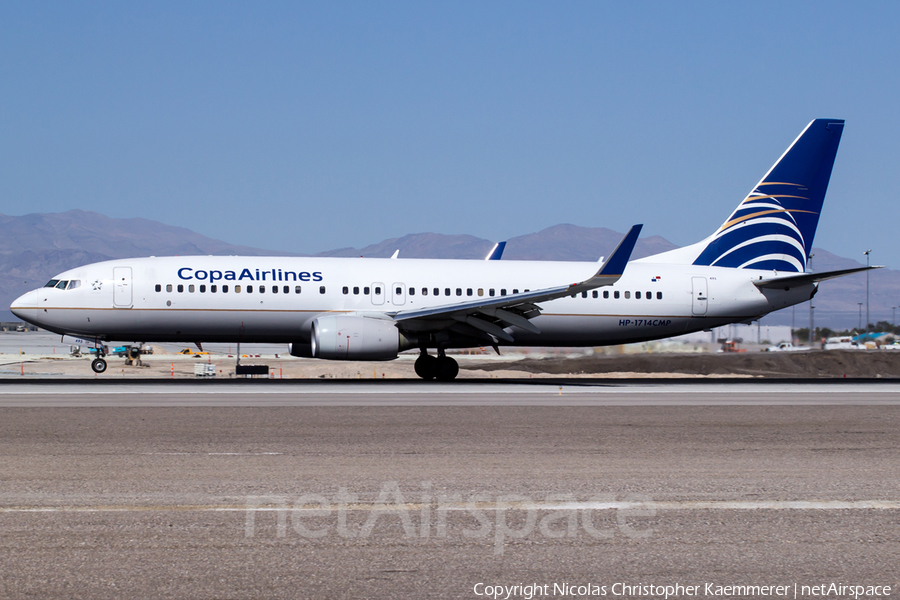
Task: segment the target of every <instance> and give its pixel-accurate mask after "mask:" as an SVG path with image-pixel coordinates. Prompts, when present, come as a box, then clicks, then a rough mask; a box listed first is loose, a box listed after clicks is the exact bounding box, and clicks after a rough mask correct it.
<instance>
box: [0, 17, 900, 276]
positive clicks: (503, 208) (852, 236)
mask: <svg viewBox="0 0 900 600" xmlns="http://www.w3.org/2000/svg"><path fill="white" fill-rule="evenodd" d="M898 22H900V3H896V2H891V3H889V2H884V3H878V2H870V3H854V4H851V3H838V2H792V3H784V2H772V3H766V2H753V3H737V2H628V3H626V2H609V3H601V2H567V3H549V2H548V3H528V2H452V3H451V2H448V3H432V2H409V3H396V2H382V3H375V2H359V3H353V2H343V3H320V2H316V3H306V4H304V3H299V2H285V3H280V2H266V3H259V2H247V3H240V2H234V3H228V2H209V3H202V2H185V3H123V2H110V3H97V2H85V3H73V2H61V3H53V2H42V3H34V2H19V3H4V4H3V5H2V6H0V82H2V83H0V86H2V93H0V212H2V213H4V214H12V215H20V214H26V213H31V212H60V211H65V210H69V209H72V208H81V209H85V210H93V211H97V212H100V213H103V214H106V215H109V216H113V217H132V216H140V217H146V218H151V219H155V220H159V221H162V222H164V223H168V224H172V225H180V226H184V227H188V228H190V229H193V230H195V231H197V232H199V233H202V234H205V235H208V236H211V237H215V238H219V239H223V240H226V241H228V242H231V243H236V244H245V245H250V246H256V247H261V248H270V249H278V250H291V251H297V252H316V251H321V250H327V249H332V248H338V247H345V246H357V247H360V246H364V245H366V244H369V243H373V242H377V241H380V240H382V239H385V238H388V237H395V236H400V235H403V234H407V233H417V232H425V231H434V232H440V233H448V234H449V233H470V234H473V235H476V236H480V237H484V238H488V239H492V240H500V239H505V238H509V237H512V236H516V235H521V234H525V233H530V232H533V231H537V230H540V229H543V228H545V227H548V226H551V225H555V224H557V223H575V224H578V225H584V226H590V227H610V228H612V229H616V230H619V231H624V230H625V229H626V228H627V227H628V226H629V225H631V224H633V223H644V224H645V228H644V232H645V235H662V236H663V237H666V238H667V239H669V240H671V241H672V242H675V243H677V244H681V245H683V244H689V243H692V242H694V241H697V240H699V239H701V238H703V237H705V236H706V235H708V234H709V233H711V232H712V230H713V229H714V228H715V227H717V226H718V225H719V224H720V223H721V222H722V221H723V220H724V219H725V217H727V216H728V214H729V213H730V211H731V209H732V208H733V207H734V206H735V205H736V204H737V202H738V201H739V200H740V199H741V198H743V196H744V195H745V194H746V193H747V192H748V191H750V188H751V187H752V186H753V185H754V184H755V183H756V181H757V180H758V179H759V178H760V176H761V175H762V174H763V173H764V172H765V171H766V170H767V169H768V168H769V166H770V165H771V164H772V163H773V162H774V161H775V160H776V159H777V158H778V156H780V154H781V153H782V151H783V150H784V149H785V148H786V147H787V145H788V144H789V143H790V142H791V141H792V140H793V139H794V137H796V135H797V134H798V133H799V132H800V131H801V130H802V129H803V127H804V126H805V125H806V124H807V123H808V122H809V121H810V120H811V119H813V118H816V117H826V118H844V119H846V120H847V126H846V128H845V131H844V136H843V141H842V144H841V149H840V151H839V152H838V157H837V162H836V165H835V170H834V174H833V177H832V184H831V187H830V189H829V194H828V198H827V199H826V204H825V209H824V213H823V215H822V219H821V221H820V226H819V231H818V234H817V236H816V245H818V246H822V247H825V248H827V249H829V250H831V251H833V252H836V253H838V254H842V255H844V256H851V257H855V258H862V254H861V253H862V251H863V250H865V249H866V248H869V247H871V248H872V249H873V260H874V261H875V262H878V263H883V264H888V265H890V266H892V267H895V268H896V267H898V266H900V260H898V259H900V239H898V236H897V235H896V231H897V209H896V208H895V206H896V191H897V189H898V183H900V182H898V178H900V169H898V162H900V161H898V158H900V144H898V143H897V138H898V124H900V118H898V112H900V111H898V106H900V102H898V100H900V77H898V67H897V60H898V58H900V41H898V40H900V36H897V35H896V24H897V23H898Z"/></svg>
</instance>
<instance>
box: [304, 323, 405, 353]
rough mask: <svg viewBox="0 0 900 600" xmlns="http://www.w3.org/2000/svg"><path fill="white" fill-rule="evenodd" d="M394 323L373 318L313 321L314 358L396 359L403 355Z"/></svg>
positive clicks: (312, 344) (399, 337) (398, 333)
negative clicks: (400, 354) (399, 353)
mask: <svg viewBox="0 0 900 600" xmlns="http://www.w3.org/2000/svg"><path fill="white" fill-rule="evenodd" d="M400 343H401V336H400V331H399V330H398V329H397V326H396V325H394V323H393V322H391V321H387V320H384V319H374V318H370V317H351V316H334V317H332V316H324V317H317V318H316V319H315V320H314V321H313V322H312V343H311V346H312V355H313V357H314V358H326V359H331V360H393V359H395V358H397V353H398V352H400V349H401V348H400Z"/></svg>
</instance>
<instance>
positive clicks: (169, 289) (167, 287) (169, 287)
mask: <svg viewBox="0 0 900 600" xmlns="http://www.w3.org/2000/svg"><path fill="white" fill-rule="evenodd" d="M166 291H167V292H171V291H172V284H171V283H167V284H166Z"/></svg>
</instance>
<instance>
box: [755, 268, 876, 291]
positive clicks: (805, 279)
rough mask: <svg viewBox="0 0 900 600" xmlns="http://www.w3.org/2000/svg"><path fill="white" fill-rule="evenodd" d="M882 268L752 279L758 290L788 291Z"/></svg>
mask: <svg viewBox="0 0 900 600" xmlns="http://www.w3.org/2000/svg"><path fill="white" fill-rule="evenodd" d="M883 268H884V267H881V266H878V267H874V266H873V267H854V268H852V269H840V270H839V271H822V272H821V273H801V274H800V275H788V276H787V277H771V278H769V279H762V278H760V279H754V280H753V285H755V286H756V287H758V288H766V289H785V290H789V289H791V288H795V287H801V286H804V285H811V284H813V283H818V282H819V281H825V280H826V279H835V278H836V277H843V276H844V275H852V274H853V273H861V272H863V271H871V270H872V269H883Z"/></svg>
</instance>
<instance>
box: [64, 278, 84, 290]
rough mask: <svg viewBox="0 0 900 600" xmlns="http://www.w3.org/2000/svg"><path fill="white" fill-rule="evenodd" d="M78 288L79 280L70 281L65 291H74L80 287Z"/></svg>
mask: <svg viewBox="0 0 900 600" xmlns="http://www.w3.org/2000/svg"><path fill="white" fill-rule="evenodd" d="M80 286H81V280H80V279H73V280H72V281H70V282H69V285H68V286H66V289H67V290H74V289H75V288H77V287H80Z"/></svg>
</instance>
